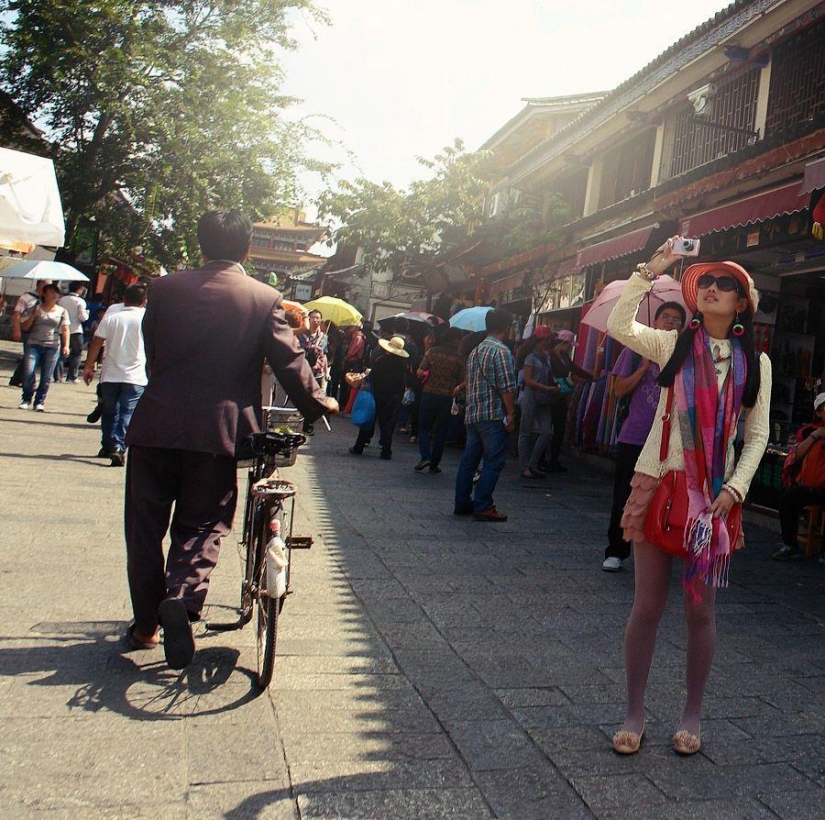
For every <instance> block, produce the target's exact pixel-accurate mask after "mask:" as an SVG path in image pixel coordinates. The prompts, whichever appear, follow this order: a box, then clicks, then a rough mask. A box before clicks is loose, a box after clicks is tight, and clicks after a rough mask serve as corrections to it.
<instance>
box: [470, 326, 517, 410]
mask: <svg viewBox="0 0 825 820" xmlns="http://www.w3.org/2000/svg"><path fill="white" fill-rule="evenodd" d="M515 391H516V368H515V364H514V362H513V354H512V353H510V350H509V348H508V347H507V345H505V344H504V342H501V341H499V340H498V339H495V338H493V337H492V336H488V337H487V338H486V339H485V340H484V341H483V342H482V343H481V344H480V345H479V346H478V347H477V348H476V349H475V350H474V351H473V352H472V353H471V354H470V355H469V357H468V359H467V413H466V415H465V417H464V421H465V422H466V423H467V424H472V423H473V422H476V421H494V420H495V419H503V418H504V416H505V415H506V411H505V409H504V402H503V401H502V400H501V394H502V393H515Z"/></svg>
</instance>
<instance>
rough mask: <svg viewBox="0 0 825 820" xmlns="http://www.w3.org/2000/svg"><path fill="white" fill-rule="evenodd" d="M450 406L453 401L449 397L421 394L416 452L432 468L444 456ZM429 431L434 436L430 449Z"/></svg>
mask: <svg viewBox="0 0 825 820" xmlns="http://www.w3.org/2000/svg"><path fill="white" fill-rule="evenodd" d="M452 406H453V400H452V398H451V397H450V396H439V395H437V394H435V393H422V394H421V408H420V409H419V411H418V450H419V452H420V453H421V458H422V459H424V460H426V461H429V462H430V465H431V466H433V467H437V466H438V465H439V464H440V463H441V456H442V455H444V442H445V441H446V440H447V428H448V427H449V425H450V408H451V407H452ZM430 431H432V432H433V434H434V435H433V444H432V449H431V448H430Z"/></svg>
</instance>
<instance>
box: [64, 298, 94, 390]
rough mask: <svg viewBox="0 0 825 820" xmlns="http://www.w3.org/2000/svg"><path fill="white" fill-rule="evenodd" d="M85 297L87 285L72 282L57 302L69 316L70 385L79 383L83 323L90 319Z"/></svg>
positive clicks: (67, 363)
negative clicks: (78, 373) (78, 372)
mask: <svg viewBox="0 0 825 820" xmlns="http://www.w3.org/2000/svg"><path fill="white" fill-rule="evenodd" d="M85 295H86V285H84V284H83V282H72V283H71V284H70V285H69V292H68V293H67V294H66V295H65V296H61V298H60V299H59V300H58V302H57V304H58V305H60V307H62V308H65V310H66V313H68V314H69V355H68V357H67V358H66V381H67V382H68V383H69V384H74V383H75V382H76V381H77V371H78V370H79V369H80V360H81V358H82V357H83V323H84V322H85V321H86V320H87V319H88V318H89V310H88V308H87V307H86V300H85V299H84V298H83V297H84V296H85Z"/></svg>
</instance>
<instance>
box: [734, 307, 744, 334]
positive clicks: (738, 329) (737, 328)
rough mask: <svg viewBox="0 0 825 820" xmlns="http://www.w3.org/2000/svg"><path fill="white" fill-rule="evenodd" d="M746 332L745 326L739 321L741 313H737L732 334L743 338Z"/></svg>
mask: <svg viewBox="0 0 825 820" xmlns="http://www.w3.org/2000/svg"><path fill="white" fill-rule="evenodd" d="M744 332H745V326H744V325H743V324H742V322H741V321H740V319H739V312H738V311H737V313H736V321H735V322H734V323H733V327H732V328H731V333H733V335H734V336H741V335H742V334H743V333H744Z"/></svg>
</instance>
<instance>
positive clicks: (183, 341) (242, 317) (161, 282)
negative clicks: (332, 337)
mask: <svg viewBox="0 0 825 820" xmlns="http://www.w3.org/2000/svg"><path fill="white" fill-rule="evenodd" d="M282 301H283V297H282V296H281V294H280V293H279V292H278V291H276V290H275V289H273V288H271V287H269V286H268V285H264V284H262V283H261V282H257V281H255V280H254V279H251V278H249V277H248V276H246V275H245V274H244V272H243V268H242V267H241V265H239V264H236V263H233V262H226V261H215V262H209V263H208V264H206V265H205V266H204V267H203V268H201V269H199V270H186V271H179V272H177V273H173V274H170V275H169V276H165V277H163V278H162V279H156V280H155V281H153V282H152V283H151V284H150V286H149V292H148V299H147V305H146V315H145V316H144V319H143V336H144V341H145V345H146V366H147V370H148V373H149V384H148V385H147V386H146V390H145V391H144V393H143V396H142V397H141V399H140V401H139V402H138V405H137V407H136V408H135V412H134V415H133V416H132V420H131V423H130V424H129V432H128V435H127V438H126V443H127V444H137V445H140V446H143V447H165V448H170V449H181V450H194V451H197V452H203V453H213V454H216V455H227V456H232V457H236V456H237V455H239V454H240V448H241V447H242V445H243V443H244V440H245V439H246V437H247V436H248V435H249V434H250V433H252V432H257V431H258V430H259V424H258V421H259V419H260V409H261V372H262V369H263V364H264V358H266V359H267V361H268V362H269V364H270V366H271V367H272V370H273V372H274V374H275V376H276V378H277V379H278V381H279V382H280V383H281V385H282V386H283V388H284V389H285V390H286V392H287V394H288V395H289V397H290V398H291V399H292V401H293V403H294V404H295V406H296V407H297V408H298V410H299V411H300V412H301V413H302V414H303V416H304V418H306V419H307V421H310V422H311V421H314V420H315V419H317V418H319V417H320V416H321V415H323V413H324V412H325V410H326V405H325V404H324V394H323V393H322V392H321V390H320V389H319V387H318V383H317V382H316V380H315V378H314V377H313V375H312V370H311V369H310V367H309V364H308V363H307V360H306V356H305V355H304V351H303V350H301V348H300V347H299V345H298V344H297V343H296V341H295V335H294V334H293V332H292V328H290V327H289V325H288V324H287V322H286V317H285V315H284V311H283V308H282V307H281V302H282Z"/></svg>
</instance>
